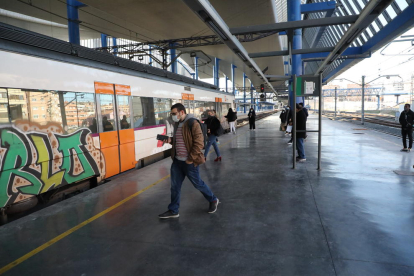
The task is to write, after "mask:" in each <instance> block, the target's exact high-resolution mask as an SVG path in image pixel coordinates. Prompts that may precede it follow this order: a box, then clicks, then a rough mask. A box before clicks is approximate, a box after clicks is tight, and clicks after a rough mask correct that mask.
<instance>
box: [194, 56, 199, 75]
mask: <svg viewBox="0 0 414 276" xmlns="http://www.w3.org/2000/svg"><path fill="white" fill-rule="evenodd" d="M194 59H195V60H194V69H195V79H196V80H198V57H195V58H194Z"/></svg>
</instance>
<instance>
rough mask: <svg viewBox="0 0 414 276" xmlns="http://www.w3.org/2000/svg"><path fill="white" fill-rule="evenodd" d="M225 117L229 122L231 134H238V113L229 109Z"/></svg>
mask: <svg viewBox="0 0 414 276" xmlns="http://www.w3.org/2000/svg"><path fill="white" fill-rule="evenodd" d="M224 117H225V118H227V121H228V122H229V125H230V132H233V133H234V134H236V120H237V112H234V111H233V109H232V108H229V112H228V113H227V115H226V116H224Z"/></svg>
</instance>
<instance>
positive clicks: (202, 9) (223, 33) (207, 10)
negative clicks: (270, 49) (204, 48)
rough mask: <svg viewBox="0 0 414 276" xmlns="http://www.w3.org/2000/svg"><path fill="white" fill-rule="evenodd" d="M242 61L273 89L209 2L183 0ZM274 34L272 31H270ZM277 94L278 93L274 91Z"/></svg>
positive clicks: (204, 0)
mask: <svg viewBox="0 0 414 276" xmlns="http://www.w3.org/2000/svg"><path fill="white" fill-rule="evenodd" d="M182 1H183V2H184V3H185V4H186V5H187V6H188V7H189V8H190V9H191V10H192V11H193V12H194V13H195V14H196V15H197V16H198V17H199V18H200V19H201V20H202V21H203V22H204V23H205V24H206V25H207V26H208V27H209V28H210V29H211V30H212V31H213V32H214V33H215V34H216V35H217V36H218V37H219V38H220V39H221V40H222V41H223V42H224V44H225V45H226V46H227V47H228V48H230V49H231V50H232V51H233V52H234V53H235V54H236V55H237V56H238V57H239V58H240V59H241V60H242V61H243V63H244V64H246V65H247V66H248V67H249V68H251V70H252V71H253V73H254V74H253V75H255V76H258V77H260V78H261V79H262V81H263V83H264V84H265V85H267V86H268V87H270V88H271V89H273V86H272V85H271V84H270V82H269V81H268V80H267V79H266V78H265V76H264V74H263V72H262V70H261V69H260V68H259V66H258V65H257V64H256V62H255V61H254V60H253V59H251V58H250V57H249V53H248V52H247V51H246V49H245V48H244V47H243V45H242V44H241V43H240V41H239V40H238V39H237V38H236V37H235V36H233V35H232V34H231V32H230V29H229V27H228V26H227V24H226V23H225V22H224V20H223V19H222V18H221V16H220V15H219V14H218V12H217V11H216V10H215V9H214V8H213V6H212V5H211V4H210V2H209V1H208V0H198V1H194V0H182ZM270 32H272V31H270ZM275 33H276V32H275ZM274 93H276V91H274Z"/></svg>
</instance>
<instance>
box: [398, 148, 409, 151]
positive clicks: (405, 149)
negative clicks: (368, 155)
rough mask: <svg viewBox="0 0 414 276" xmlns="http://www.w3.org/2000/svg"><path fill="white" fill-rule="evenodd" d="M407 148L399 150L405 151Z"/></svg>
mask: <svg viewBox="0 0 414 276" xmlns="http://www.w3.org/2000/svg"><path fill="white" fill-rule="evenodd" d="M407 150H408V149H407V148H403V149H402V150H400V151H407Z"/></svg>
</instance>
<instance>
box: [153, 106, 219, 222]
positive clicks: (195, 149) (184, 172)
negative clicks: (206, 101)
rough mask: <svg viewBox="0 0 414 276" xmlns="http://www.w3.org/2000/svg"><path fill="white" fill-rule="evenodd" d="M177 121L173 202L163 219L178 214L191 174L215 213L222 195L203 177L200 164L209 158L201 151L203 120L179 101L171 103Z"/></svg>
mask: <svg viewBox="0 0 414 276" xmlns="http://www.w3.org/2000/svg"><path fill="white" fill-rule="evenodd" d="M171 117H172V119H173V121H174V122H175V124H174V137H173V138H168V141H164V142H168V143H171V144H172V146H173V147H172V151H171V158H172V159H173V163H172V165H171V203H170V205H168V211H167V212H165V213H163V214H161V215H159V216H158V217H159V218H161V219H169V218H178V217H179V213H178V209H179V208H180V196H181V186H182V184H183V181H184V178H185V177H186V176H187V177H188V179H189V180H190V181H191V183H192V184H193V186H194V187H195V188H196V189H197V190H199V191H200V192H201V193H202V194H203V196H204V197H205V198H206V199H207V201H208V202H209V203H210V205H209V209H208V213H214V212H216V210H217V205H218V203H219V200H218V198H217V197H216V196H215V195H214V194H213V192H212V191H211V190H210V188H209V187H208V186H207V185H206V184H205V183H204V181H203V180H202V179H201V177H200V171H199V165H200V164H203V163H204V162H205V161H206V160H205V158H204V154H203V153H202V152H201V150H202V149H203V146H204V137H203V132H202V130H201V127H200V123H199V122H198V121H197V120H196V119H195V118H194V116H193V115H192V114H186V111H185V107H184V105H182V104H180V103H178V104H175V105H173V106H172V107H171Z"/></svg>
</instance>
